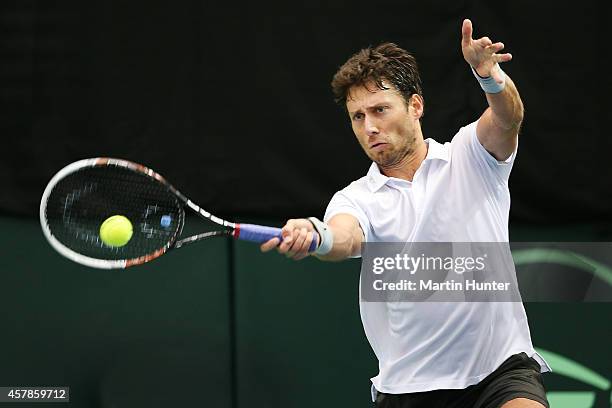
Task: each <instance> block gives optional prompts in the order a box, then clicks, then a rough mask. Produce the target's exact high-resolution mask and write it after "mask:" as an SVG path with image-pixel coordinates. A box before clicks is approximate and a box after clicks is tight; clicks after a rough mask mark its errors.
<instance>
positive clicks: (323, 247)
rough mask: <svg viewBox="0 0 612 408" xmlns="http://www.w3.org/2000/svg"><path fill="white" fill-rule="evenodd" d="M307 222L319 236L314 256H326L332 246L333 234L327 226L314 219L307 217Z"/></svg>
mask: <svg viewBox="0 0 612 408" xmlns="http://www.w3.org/2000/svg"><path fill="white" fill-rule="evenodd" d="M308 221H310V222H311V223H312V225H313V226H314V228H315V230H317V233H318V234H319V246H317V249H315V251H314V253H315V255H326V254H328V253H329V251H331V250H332V247H333V246H334V234H333V232H332V230H331V228H329V225H327V224H326V223H324V222H323V221H321V220H319V219H318V218H315V217H309V218H308Z"/></svg>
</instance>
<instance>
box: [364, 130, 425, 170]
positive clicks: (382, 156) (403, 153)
mask: <svg viewBox="0 0 612 408" xmlns="http://www.w3.org/2000/svg"><path fill="white" fill-rule="evenodd" d="M415 143H416V137H413V138H412V140H410V141H407V142H406V143H405V144H402V145H401V146H399V147H398V148H394V149H393V150H391V151H383V152H380V153H378V154H376V153H374V154H371V155H369V156H370V159H371V160H372V161H373V162H375V163H376V164H378V166H379V167H380V168H382V169H389V168H394V167H399V165H401V163H402V161H403V160H404V159H405V158H406V157H407V156H410V155H412V154H414V152H415V151H416V146H415Z"/></svg>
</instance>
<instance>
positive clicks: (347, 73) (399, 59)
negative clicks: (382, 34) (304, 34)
mask: <svg viewBox="0 0 612 408" xmlns="http://www.w3.org/2000/svg"><path fill="white" fill-rule="evenodd" d="M370 81H372V82H374V83H375V84H376V86H378V88H379V89H388V88H387V87H385V85H384V84H383V81H386V82H387V83H389V84H392V85H393V86H394V87H395V88H396V89H397V90H398V91H399V92H400V93H401V95H402V96H403V97H404V99H405V101H406V103H408V100H409V99H410V97H411V96H412V95H413V94H419V95H421V96H423V90H422V89H421V78H420V76H419V69H418V67H417V63H416V60H415V59H414V57H413V56H412V54H410V53H409V52H408V51H406V50H404V49H403V48H400V47H398V46H397V45H396V44H393V43H388V42H387V43H382V44H380V45H377V46H376V47H374V48H372V47H371V46H370V47H368V48H364V49H362V50H361V51H359V52H357V53H356V54H355V55H353V56H352V57H351V58H349V59H348V61H346V62H345V63H344V65H342V66H341V67H340V69H338V72H336V74H335V75H334V78H333V80H332V82H331V86H332V91H333V92H334V99H335V101H336V102H337V103H339V104H344V103H346V98H347V95H348V92H349V90H350V88H351V87H352V86H355V85H357V86H361V85H365V84H366V83H367V82H370Z"/></svg>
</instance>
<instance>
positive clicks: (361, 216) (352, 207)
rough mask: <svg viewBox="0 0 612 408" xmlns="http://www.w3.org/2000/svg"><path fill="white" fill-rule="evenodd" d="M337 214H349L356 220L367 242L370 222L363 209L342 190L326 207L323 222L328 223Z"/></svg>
mask: <svg viewBox="0 0 612 408" xmlns="http://www.w3.org/2000/svg"><path fill="white" fill-rule="evenodd" d="M338 214H349V215H352V216H353V217H355V218H357V221H358V222H359V226H360V227H361V230H362V231H363V235H364V239H365V242H368V241H369V236H370V222H369V220H368V217H367V216H366V214H365V212H364V211H363V209H362V208H361V207H360V206H359V205H358V204H357V202H356V200H354V199H352V198H351V197H350V195H349V194H347V193H346V192H345V191H344V190H342V191H339V192H337V193H336V194H334V196H333V197H332V199H331V200H330V202H329V204H328V205H327V210H325V216H324V217H323V221H325V222H328V221H329V220H330V219H331V218H332V217H333V216H334V215H338Z"/></svg>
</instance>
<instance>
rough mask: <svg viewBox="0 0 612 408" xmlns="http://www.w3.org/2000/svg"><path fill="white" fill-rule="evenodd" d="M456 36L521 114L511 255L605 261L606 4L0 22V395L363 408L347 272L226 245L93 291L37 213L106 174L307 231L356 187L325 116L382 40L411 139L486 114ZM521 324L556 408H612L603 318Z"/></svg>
mask: <svg viewBox="0 0 612 408" xmlns="http://www.w3.org/2000/svg"><path fill="white" fill-rule="evenodd" d="M466 17H468V18H470V19H472V22H473V24H474V37H475V38H477V37H481V36H484V35H487V36H489V37H491V39H492V40H493V41H502V42H504V44H505V45H506V51H507V52H510V53H512V54H513V57H514V59H513V60H512V61H511V62H509V63H507V64H505V65H504V70H505V71H506V73H508V74H509V75H510V76H511V77H512V79H513V80H514V81H515V83H516V84H517V87H518V89H519V91H520V93H521V96H522V98H523V101H524V104H525V109H526V114H525V121H524V126H523V130H522V134H521V137H520V143H519V155H518V158H517V161H516V163H515V165H514V169H513V173H512V176H511V179H510V188H511V193H512V200H513V201H512V211H511V221H510V232H511V234H510V236H511V240H513V241H532V242H538V241H553V242H556V241H568V242H610V241H612V189H611V188H610V176H611V175H612V167H611V164H610V160H609V158H608V156H609V154H610V151H611V148H612V141H611V138H610V137H609V134H608V127H609V126H607V125H608V119H609V110H610V107H611V106H610V103H609V101H608V98H607V94H608V93H609V89H610V76H609V75H608V74H607V71H606V68H607V66H606V64H605V54H606V52H607V48H606V44H607V43H606V41H607V40H609V39H610V26H609V22H608V21H607V20H608V18H607V15H606V14H605V13H603V12H602V10H601V6H600V4H599V3H598V2H590V1H584V2H580V3H573V4H572V5H571V6H570V5H563V4H561V3H553V2H528V1H522V0H521V1H513V2H512V3H510V2H497V3H495V2H494V3H493V4H491V3H490V2H478V1H455V2H452V3H449V2H442V1H436V0H434V1H431V2H422V3H419V4H416V3H413V2H405V1H397V0H381V1H378V2H366V1H363V0H351V1H348V0H333V1H331V2H325V3H324V2H315V1H301V2H282V3H281V2H267V1H263V2H248V3H246V4H238V3H235V2H207V1H201V0H200V1H198V0H186V1H182V2H169V1H152V2H121V1H116V0H105V1H100V0H89V1H86V2H83V1H76V0H65V1H52V0H47V1H35V0H20V1H3V2H2V3H1V4H0V33H1V34H0V84H1V85H0V96H1V98H0V135H1V136H0V137H1V138H2V139H1V140H2V144H1V147H0V152H1V153H2V154H1V155H0V184H1V185H2V186H3V188H2V189H1V191H0V231H1V232H2V233H1V234H0V291H1V292H0V293H1V295H0V313H1V314H0V322H1V324H2V329H1V331H0V333H1V336H0V347H1V349H2V351H3V352H2V353H1V354H0V386H52V385H55V386H61V385H66V386H70V387H71V402H70V405H71V406H74V407H91V408H94V407H105V408H106V407H140V406H143V407H144V406H147V407H156V406H203V407H204V406H205V407H209V406H210V407H228V408H238V407H239V408H246V407H270V408H272V407H296V408H297V407H300V408H301V407H328V406H347V407H348V406H350V407H369V406H371V402H370V400H369V384H370V383H369V378H370V377H373V376H375V375H376V373H377V363H376V360H375V358H374V355H373V353H372V351H371V349H370V347H369V345H368V343H367V340H366V339H365V335H364V333H363V330H362V327H361V322H360V318H359V309H358V277H359V262H358V261H356V260H353V261H347V262H343V263H335V264H328V263H321V262H317V261H315V260H312V259H306V260H304V261H301V262H297V263H296V262H290V261H287V260H286V259H285V258H284V257H281V256H278V255H276V254H267V255H261V254H260V253H259V250H258V248H257V246H254V245H250V244H243V243H235V242H230V241H225V240H218V241H213V242H210V241H209V242H208V243H203V244H202V245H194V246H193V247H190V248H186V249H184V250H182V251H180V252H177V253H174V254H170V255H168V256H167V257H163V258H162V259H160V260H158V261H156V262H154V263H152V264H150V265H144V266H142V267H137V268H133V269H131V270H125V271H112V272H108V271H99V270H92V269H87V268H85V267H81V266H79V265H76V264H72V263H70V262H69V261H68V260H66V259H64V258H62V257H61V256H59V255H58V254H57V253H55V252H54V251H53V250H52V249H51V247H50V246H49V245H48V244H47V243H46V241H45V240H44V238H43V236H42V233H41V231H40V227H39V224H38V215H37V211H38V205H39V202H40V197H41V195H42V191H43V190H44V187H45V185H46V183H47V182H48V181H49V179H50V178H51V177H52V176H53V174H55V173H56V172H57V171H58V170H59V169H60V168H62V167H63V166H65V165H66V164H68V163H70V162H73V161H75V160H78V159H81V158H86V157H96V156H111V157H120V158H125V159H129V160H132V161H136V162H140V163H143V164H145V165H147V166H149V167H151V168H153V169H155V170H156V171H158V172H159V173H161V174H162V175H164V176H165V177H166V178H167V179H169V180H170V181H171V182H172V183H173V184H174V185H175V186H176V187H177V188H179V189H180V190H181V191H182V192H183V193H185V194H186V195H187V196H189V197H190V198H191V199H192V200H193V201H194V202H196V203H198V204H200V205H201V206H202V207H204V208H206V209H208V210H209V211H211V212H213V213H215V214H218V215H220V216H224V217H227V218H229V219H231V220H235V221H256V222H262V223H268V224H271V225H276V226H281V225H282V224H283V222H284V220H286V219H287V218H290V217H303V216H311V215H315V216H319V217H321V216H322V215H323V212H324V210H325V207H326V205H327V202H328V201H329V199H330V198H331V196H332V195H333V193H334V192H336V191H337V190H339V189H341V188H343V187H344V186H346V185H347V184H348V183H350V182H351V181H353V180H355V179H357V178H359V177H361V176H362V175H364V174H365V173H366V172H367V169H368V166H369V162H368V159H367V157H366V156H365V154H363V152H362V151H361V149H360V147H359V145H358V144H357V143H356V141H355V139H354V136H353V134H352V131H351V128H350V123H349V121H348V118H347V116H346V114H345V113H344V111H343V109H342V108H341V107H339V106H337V105H335V104H334V102H333V98H332V94H331V90H330V86H329V83H330V81H331V78H332V76H333V74H334V73H335V71H336V69H337V68H338V67H339V66H340V65H341V64H342V63H344V61H346V59H347V58H348V57H349V56H350V55H352V54H353V53H355V52H357V51H358V50H359V49H360V48H363V47H365V46H368V45H376V44H378V43H380V42H382V41H392V42H395V43H397V44H399V45H400V46H402V47H404V48H406V49H408V50H410V51H412V52H413V53H414V55H415V56H416V58H417V61H418V62H419V64H420V69H421V77H422V80H423V89H424V98H425V117H424V118H423V123H422V124H423V132H424V135H425V137H431V138H434V139H436V140H438V141H440V142H443V141H450V139H451V138H452V136H453V135H454V134H455V133H456V131H457V130H458V129H459V128H460V127H461V126H464V125H466V124H468V123H470V122H472V121H474V120H476V119H477V118H478V117H479V115H480V114H481V113H482V111H483V110H484V108H485V107H486V100H485V97H484V95H483V94H482V91H481V90H480V87H479V86H478V84H477V82H476V81H475V79H474V78H473V76H472V74H471V72H470V70H469V67H468V66H467V64H466V63H465V61H464V60H463V57H462V55H461V47H460V30H461V23H462V20H463V18H466ZM606 89H607V90H606ZM604 124H605V125H606V127H605V128H604ZM191 221H193V222H191ZM190 222H191V223H190ZM187 225H188V228H193V229H194V230H197V228H198V225H197V221H196V220H188V222H187ZM187 232H189V231H187ZM544 263H547V264H549V263H550V262H545V261H544V260H537V259H536V260H532V261H531V263H530V265H529V267H530V270H534V268H535V269H537V268H538V265H539V264H544ZM523 266H524V265H523ZM523 266H521V265H519V266H517V268H518V270H519V273H520V269H521V268H522V267H523ZM609 266H610V267H612V265H609ZM547 267H550V265H548V266H547ZM563 268H565V269H563V270H566V269H567V266H563ZM573 273H582V274H586V275H585V277H586V279H601V274H600V275H598V276H599V277H597V276H593V275H592V274H589V272H588V271H580V272H576V271H574V272H573ZM558 276H559V279H562V278H563V274H559V275H558ZM525 307H526V310H527V314H528V317H529V320H530V326H531V331H532V338H533V342H534V345H535V346H536V347H537V348H538V349H539V350H541V351H542V353H543V354H544V355H545V356H547V357H548V358H549V362H551V364H552V365H553V368H554V369H555V373H554V374H548V375H546V376H545V381H546V384H547V386H548V389H549V392H550V393H549V398H550V399H551V401H552V402H553V405H552V406H553V407H560V408H564V407H567V408H570V407H571V408H581V407H610V405H611V402H610V401H611V397H610V381H611V380H612V360H611V353H610V341H611V338H612V318H611V312H612V306H611V304H610V303H609V302H580V301H575V302H528V303H526V304H525ZM25 405H26V404H25V403H21V404H20V405H16V406H19V407H23V406H25ZM6 406H7V407H8V406H10V404H6Z"/></svg>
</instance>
